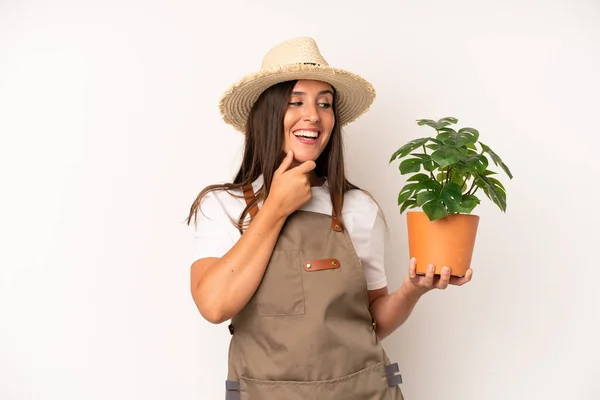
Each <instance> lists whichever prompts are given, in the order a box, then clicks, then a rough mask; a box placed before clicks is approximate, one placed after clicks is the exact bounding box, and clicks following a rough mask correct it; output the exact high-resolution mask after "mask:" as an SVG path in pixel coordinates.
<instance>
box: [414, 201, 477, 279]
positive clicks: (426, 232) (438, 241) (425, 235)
mask: <svg viewBox="0 0 600 400" xmlns="http://www.w3.org/2000/svg"><path fill="white" fill-rule="evenodd" d="M406 222H407V227H408V242H409V251H410V257H411V258H412V257H415V258H416V259H417V274H425V272H426V271H427V267H428V266H429V264H434V265H435V273H436V274H438V275H439V274H440V273H441V271H442V267H444V266H448V267H450V268H451V270H452V275H453V276H464V275H465V273H466V271H467V269H469V267H470V266H471V257H472V255H473V248H474V247H475V237H476V235H477V227H478V225H479V216H477V215H472V214H457V215H449V216H447V217H445V218H441V219H438V220H435V221H430V220H429V218H428V217H427V215H426V214H425V213H424V212H422V211H409V212H408V213H406Z"/></svg>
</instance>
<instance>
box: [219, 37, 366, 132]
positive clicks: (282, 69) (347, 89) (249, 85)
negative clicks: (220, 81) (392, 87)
mask: <svg viewBox="0 0 600 400" xmlns="http://www.w3.org/2000/svg"><path fill="white" fill-rule="evenodd" d="M297 79H312V80H319V81H323V82H327V83H329V84H330V85H332V86H333V87H334V88H335V90H336V92H337V95H338V98H337V103H336V107H337V109H338V113H339V121H338V123H339V124H340V125H341V126H344V125H346V124H348V123H349V122H352V121H354V120H355V119H356V118H358V117H359V116H360V115H362V114H364V113H365V112H366V111H367V110H368V109H369V107H370V106H371V104H372V103H373V100H375V90H374V89H373V86H371V84H370V83H369V82H367V81H366V80H364V79H363V78H361V77H360V76H358V75H356V74H353V73H351V72H349V71H345V70H342V69H338V68H334V67H332V66H330V65H329V64H328V63H327V61H325V59H324V58H323V56H322V55H321V52H320V51H319V48H318V47H317V43H316V42H315V40H314V39H312V38H309V37H299V38H295V39H291V40H288V41H285V42H283V43H280V44H278V45H277V46H275V47H273V48H272V49H271V50H269V52H268V53H267V54H266V56H265V57H264V59H263V62H262V66H261V69H260V70H259V71H256V72H254V73H251V74H248V75H246V76H245V77H243V78H242V79H240V80H239V81H237V82H236V83H234V84H233V85H232V86H231V87H230V88H229V89H227V91H225V93H224V94H223V96H222V97H221V100H220V102H219V109H220V111H221V114H222V115H223V120H224V121H225V122H226V123H228V124H230V125H232V126H233V127H235V128H236V129H237V130H239V131H241V132H245V125H246V120H247V119H248V115H249V114H250V109H251V108H252V105H253V104H254V102H255V101H256V100H257V99H258V97H259V96H260V94H261V93H262V92H263V91H264V90H265V89H267V88H269V87H270V86H273V85H274V84H276V83H280V82H284V81H290V80H297Z"/></svg>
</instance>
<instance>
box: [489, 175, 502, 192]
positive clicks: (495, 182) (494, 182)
mask: <svg viewBox="0 0 600 400" xmlns="http://www.w3.org/2000/svg"><path fill="white" fill-rule="evenodd" d="M488 179H489V180H490V181H491V182H492V183H493V184H494V185H496V187H498V188H500V189H502V190H504V192H506V188H505V187H504V185H503V184H502V183H501V182H500V181H499V180H498V179H496V178H489V177H488Z"/></svg>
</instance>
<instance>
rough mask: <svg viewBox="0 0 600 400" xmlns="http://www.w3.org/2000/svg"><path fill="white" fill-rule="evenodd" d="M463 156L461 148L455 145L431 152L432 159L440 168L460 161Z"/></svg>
mask: <svg viewBox="0 0 600 400" xmlns="http://www.w3.org/2000/svg"><path fill="white" fill-rule="evenodd" d="M460 158H461V152H460V150H458V149H456V148H454V147H443V148H441V149H438V150H436V151H434V152H433V153H432V154H431V159H432V160H433V161H435V162H436V163H438V165H439V166H440V168H445V167H447V166H448V165H452V164H455V163H457V162H458V160H459V159H460Z"/></svg>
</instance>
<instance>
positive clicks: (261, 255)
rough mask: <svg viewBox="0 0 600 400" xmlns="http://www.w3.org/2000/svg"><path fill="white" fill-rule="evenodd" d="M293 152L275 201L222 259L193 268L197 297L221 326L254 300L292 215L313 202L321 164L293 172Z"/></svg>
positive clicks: (279, 176)
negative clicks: (313, 178)
mask: <svg viewBox="0 0 600 400" xmlns="http://www.w3.org/2000/svg"><path fill="white" fill-rule="evenodd" d="M293 160H294V155H293V153H291V152H290V154H288V156H287V157H286V158H285V159H284V160H283V162H282V163H281V166H280V167H279V169H278V170H277V171H276V172H275V175H274V176H273V184H272V188H271V193H270V195H269V197H268V198H267V199H266V200H265V202H264V204H263V207H262V208H261V210H260V211H259V212H258V213H257V215H256V217H255V218H254V220H253V221H252V223H251V224H250V227H249V228H248V229H247V230H246V232H245V233H244V234H243V235H242V236H241V238H240V239H239V240H238V241H237V242H236V244H235V245H234V246H233V247H232V248H231V249H230V250H229V251H228V252H227V253H226V254H225V255H224V256H223V257H221V258H203V259H200V260H197V261H196V262H194V263H193V264H192V268H191V277H190V284H191V292H192V297H193V299H194V302H195V303H196V307H197V308H198V311H200V314H202V316H203V317H204V318H205V319H206V320H208V321H210V322H212V323H215V324H217V323H221V322H224V321H227V320H228V319H230V318H232V317H233V316H234V315H235V314H237V313H238V312H239V311H240V310H241V309H242V308H243V307H244V306H245V305H246V304H247V303H248V301H249V300H250V298H251V297H252V296H253V295H254V292H255V291H256V289H257V288H258V285H259V284H260V281H261V280H262V277H263V274H264V272H265V270H266V268H267V264H268V262H269V259H270V258H271V253H272V252H273V248H274V247H275V243H276V242H277V238H278V236H279V233H280V232H281V229H282V227H283V224H284V223H285V220H286V219H287V217H288V215H290V214H291V213H292V212H294V211H295V210H297V209H298V208H300V207H301V206H302V205H303V204H304V203H306V202H307V201H308V200H309V199H310V197H311V188H310V182H309V179H308V174H309V172H310V171H311V170H313V169H314V167H315V163H314V162H313V161H307V162H305V163H304V164H301V165H299V166H297V167H295V168H291V169H288V168H289V167H290V166H291V164H292V162H293Z"/></svg>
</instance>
